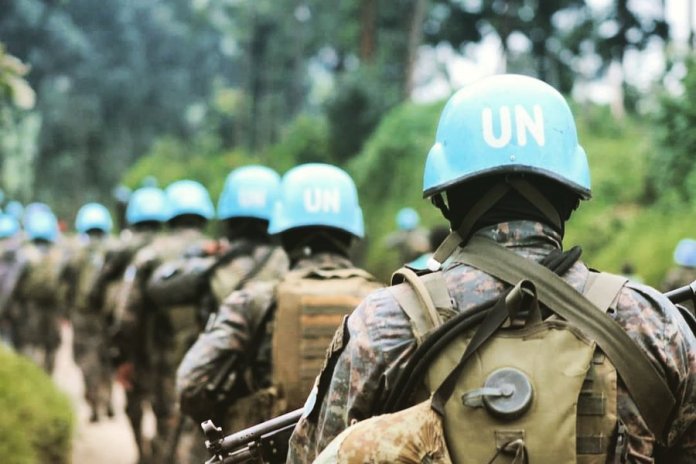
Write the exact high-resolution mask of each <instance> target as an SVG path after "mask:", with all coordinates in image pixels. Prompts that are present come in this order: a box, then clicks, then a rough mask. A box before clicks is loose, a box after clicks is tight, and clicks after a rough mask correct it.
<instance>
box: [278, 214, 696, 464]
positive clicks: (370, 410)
mask: <svg viewBox="0 0 696 464" xmlns="http://www.w3.org/2000/svg"><path fill="white" fill-rule="evenodd" d="M478 234H482V235H484V236H486V237H488V238H490V239H493V240H495V241H496V242H498V243H499V244H501V245H503V246H505V247H507V248H509V249H511V250H512V251H514V252H516V253H518V254H519V255H521V256H523V257H525V258H528V259H533V260H535V261H539V260H541V259H542V258H543V257H544V256H545V255H546V254H547V253H548V252H549V251H551V250H552V249H554V248H559V247H560V246H561V237H560V236H559V235H558V234H557V233H555V232H553V231H552V230H551V229H550V228H548V227H546V226H544V225H542V224H539V223H535V222H530V221H514V222H510V223H502V224H498V225H496V226H490V227H487V228H484V229H482V230H480V231H479V232H478ZM588 272H589V271H588V269H587V267H586V266H585V265H584V264H582V263H581V262H577V263H575V264H574V265H573V267H571V268H570V270H569V271H568V272H567V273H566V274H565V275H564V276H563V278H564V280H566V281H567V282H568V283H569V284H570V285H572V286H573V287H574V288H576V289H578V290H582V288H583V286H584V284H585V281H586V278H587V276H588ZM443 274H444V278H445V281H446V283H447V287H448V289H449V292H450V295H451V296H452V298H453V300H454V301H453V303H454V305H455V308H456V310H457V311H459V312H466V311H467V310H470V309H471V308H473V307H475V306H476V305H479V304H481V303H484V302H485V301H487V300H488V301H489V300H490V299H491V298H494V297H496V296H497V295H499V294H500V293H501V292H502V291H503V290H504V288H505V286H504V284H503V283H502V282H501V281H499V280H498V279H495V278H493V277H491V276H489V275H487V274H484V273H483V272H481V271H479V270H477V269H474V268H472V267H469V266H467V265H464V264H462V263H460V262H458V260H457V252H455V254H454V255H453V256H452V260H451V263H450V264H449V265H448V266H447V268H446V269H445V270H444V273H443ZM617 305H618V308H617V313H616V315H615V316H614V317H615V319H616V321H617V322H618V323H619V324H620V325H621V326H622V327H624V328H625V330H626V331H627V332H628V333H629V335H630V336H631V338H633V339H634V340H635V341H636V342H637V344H638V345H640V346H641V347H642V348H643V349H644V350H645V352H646V353H647V355H648V357H649V358H650V359H651V360H652V361H654V362H655V363H656V364H657V365H659V366H661V367H662V370H663V371H664V373H665V375H666V379H667V383H668V384H669V385H670V387H671V388H672V391H673V393H674V396H675V398H677V406H676V409H675V411H674V413H673V416H672V417H673V421H672V423H671V424H670V426H669V438H668V439H669V445H670V447H671V449H672V451H673V452H674V459H673V460H671V461H670V462H674V463H687V462H696V339H695V338H694V335H693V333H691V332H690V330H689V328H688V327H687V325H686V323H685V321H684V319H683V318H682V317H681V315H680V314H679V313H678V311H677V309H676V308H675V307H674V305H672V304H671V303H670V302H669V301H668V300H667V299H666V298H665V297H664V296H662V295H660V294H659V293H658V292H657V291H655V290H654V289H652V288H649V287H646V286H643V285H638V284H634V283H628V284H627V285H626V286H624V288H623V289H622V291H621V292H620V294H619V297H618V303H617ZM344 329H345V331H344V336H343V337H342V340H343V343H342V346H338V347H335V351H334V354H333V355H332V356H334V357H335V359H334V361H335V364H334V369H333V372H332V373H331V375H327V376H322V377H325V378H327V379H328V380H327V385H324V386H322V385H320V386H319V391H324V392H325V393H324V394H323V395H322V397H320V398H316V403H314V406H313V407H312V406H311V404H312V401H313V399H310V400H308V405H307V406H306V408H307V409H310V411H308V412H312V414H311V416H310V417H312V418H313V419H312V420H311V421H310V420H309V419H308V418H306V417H305V418H303V419H301V420H300V422H299V423H298V425H297V427H296V428H295V431H294V433H293V435H292V438H291V440H290V451H289V454H288V461H287V462H289V463H305V462H311V461H312V460H313V459H314V458H315V457H316V455H317V454H318V453H319V452H320V451H321V450H322V449H324V448H325V447H326V446H327V445H328V444H329V442H331V440H332V439H333V438H334V437H336V436H337V435H338V434H339V433H340V432H341V431H342V430H344V429H346V428H347V427H348V426H349V425H351V424H352V423H355V422H357V421H361V420H363V419H366V418H368V417H371V416H373V415H374V414H375V412H376V411H377V410H379V407H378V405H380V404H381V403H382V402H383V401H385V399H386V397H387V396H388V394H389V393H390V386H391V385H393V384H394V382H395V381H396V378H397V377H398V375H399V372H400V371H401V370H402V369H403V367H404V366H405V365H406V363H407V362H408V360H409V358H410V357H411V355H412V354H413V352H414V350H415V349H416V340H415V339H414V336H413V333H412V329H411V324H410V322H409V319H408V318H407V316H406V315H405V313H404V312H403V310H402V309H401V307H400V306H399V304H398V303H397V302H396V301H395V299H394V297H393V296H392V295H391V294H390V293H389V291H385V290H379V291H376V292H374V293H372V294H371V295H370V296H369V297H368V298H366V299H365V301H363V303H362V304H361V305H360V306H359V307H358V308H357V309H356V310H355V311H354V312H353V314H352V315H351V316H350V318H349V319H348V320H347V322H346V327H345V328H344ZM332 364H333V363H329V364H328V365H332ZM618 405H619V406H618V411H619V417H620V418H621V419H622V421H623V422H624V423H625V424H626V426H627V428H628V436H629V440H628V441H629V443H628V456H629V458H628V461H629V462H641V463H648V462H653V459H652V456H653V455H654V452H655V449H654V443H655V438H654V436H653V435H652V434H651V432H650V431H649V429H648V427H647V426H646V424H645V422H644V420H643V419H642V418H641V416H640V414H639V412H638V409H637V407H636V405H635V403H634V402H633V400H632V399H631V398H630V396H629V395H628V393H627V391H626V388H625V387H624V386H623V385H622V383H621V382H619V385H618Z"/></svg>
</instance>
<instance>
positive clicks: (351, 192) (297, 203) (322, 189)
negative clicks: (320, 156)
mask: <svg viewBox="0 0 696 464" xmlns="http://www.w3.org/2000/svg"><path fill="white" fill-rule="evenodd" d="M310 226H324V227H332V228H335V229H340V230H343V231H346V232H348V233H350V234H352V235H354V236H356V237H359V238H362V237H363V236H364V234H365V230H364V224H363V214H362V209H361V208H360V204H359V202H358V191H357V189H356V188H355V183H354V182H353V179H351V177H350V176H349V175H348V174H347V173H346V172H345V171H343V170H342V169H340V168H337V167H336V166H332V165H329V164H321V163H309V164H303V165H300V166H296V167H294V168H292V169H290V170H289V171H288V172H287V173H286V174H285V175H284V176H283V178H282V181H281V185H280V196H279V200H278V201H277V202H276V204H275V208H274V210H273V215H272V217H271V222H270V224H269V226H268V232H269V233H271V234H279V233H281V232H285V231H287V230H290V229H295V228H298V227H310Z"/></svg>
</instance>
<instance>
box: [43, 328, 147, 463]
mask: <svg viewBox="0 0 696 464" xmlns="http://www.w3.org/2000/svg"><path fill="white" fill-rule="evenodd" d="M71 346H72V330H71V329H70V327H69V326H66V327H64V328H63V345H62V346H61V348H60V350H59V352H58V356H57V359H56V369H55V372H54V374H53V377H54V380H55V382H56V383H57V384H58V385H59V386H60V388H61V389H63V390H64V391H65V392H67V393H68V395H69V396H70V398H71V399H72V400H73V405H74V407H75V411H76V417H77V423H78V426H77V430H76V432H75V443H74V446H73V463H74V464H83V463H84V464H87V463H97V462H98V463H100V464H133V463H135V460H136V449H135V442H134V441H133V436H132V434H131V430H130V427H129V425H128V419H127V418H126V416H125V414H124V412H123V408H124V403H125V395H124V393H123V389H122V388H121V387H120V386H119V385H116V387H115V389H114V397H115V398H114V403H115V404H114V405H115V410H116V415H115V417H113V418H111V419H108V418H103V419H102V420H101V421H100V422H98V423H96V424H91V423H89V408H88V407H87V404H86V403H85V401H84V399H83V396H82V394H83V390H84V386H83V382H82V375H81V374H80V371H79V369H78V368H77V366H76V365H75V363H74V361H73V358H72V349H71ZM144 427H145V431H146V433H148V432H149V435H151V434H152V433H153V431H154V418H153V416H151V415H148V416H147V417H146V419H145V423H144Z"/></svg>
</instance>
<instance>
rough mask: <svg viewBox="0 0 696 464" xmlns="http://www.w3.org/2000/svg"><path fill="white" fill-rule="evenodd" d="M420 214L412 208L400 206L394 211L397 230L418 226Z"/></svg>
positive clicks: (411, 228)
mask: <svg viewBox="0 0 696 464" xmlns="http://www.w3.org/2000/svg"><path fill="white" fill-rule="evenodd" d="M419 223H420V216H418V213H417V212H416V210H415V209H413V208H401V209H400V210H399V212H398V213H396V226H397V227H398V228H399V230H413V229H415V228H416V227H418V224H419Z"/></svg>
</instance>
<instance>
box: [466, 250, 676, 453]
mask: <svg viewBox="0 0 696 464" xmlns="http://www.w3.org/2000/svg"><path fill="white" fill-rule="evenodd" d="M459 258H461V260H462V262H464V263H466V264H469V265H471V266H474V267H476V268H478V269H480V270H482V271H484V272H487V273H489V274H491V275H494V276H495V277H497V278H499V279H501V280H503V281H505V282H507V283H509V284H511V285H515V284H517V283H518V282H519V281H520V280H523V279H530V280H532V281H533V282H534V284H535V285H536V288H537V290H538V293H539V301H541V302H542V303H543V304H545V305H546V306H547V307H549V308H550V309H552V310H553V311H554V312H556V313H557V314H558V315H559V316H561V317H563V318H564V319H566V320H567V321H568V322H570V323H572V324H573V325H575V326H576V327H578V328H579V329H581V330H582V331H583V332H585V333H586V334H587V335H588V336H590V337H591V338H592V339H594V340H595V341H596V342H597V344H598V345H599V347H600V348H601V349H602V351H603V352H604V353H605V354H606V355H607V357H608V358H609V359H610V360H611V362H612V363H613V364H614V366H615V367H616V370H617V371H618V373H619V376H620V377H621V379H622V380H623V382H624V383H625V384H626V387H627V388H628V390H629V392H630V393H631V397H632V398H633V399H634V401H635V402H636V405H637V406H638V409H639V410H640V412H641V415H642V416H643V418H644V419H645V421H646V423H647V424H648V426H649V427H650V429H651V431H652V432H653V433H654V434H655V436H656V438H657V440H658V442H661V443H664V442H665V438H666V428H667V421H668V418H669V416H670V413H671V412H672V410H673V408H674V405H675V403H676V401H675V398H674V395H673V394H672V392H671V391H670V389H669V387H668V385H667V383H666V381H665V379H664V375H663V374H662V373H661V372H660V371H658V369H657V368H656V366H655V365H654V364H653V363H652V362H651V361H650V359H649V358H648V356H647V354H646V353H645V352H644V351H643V350H642V349H641V348H640V347H638V346H637V345H636V343H635V342H634V341H633V340H632V339H631V338H630V336H629V335H628V334H627V333H626V331H625V330H624V329H623V328H622V327H621V326H620V325H619V324H618V323H617V322H616V321H614V320H613V319H611V318H609V317H606V316H605V315H604V314H602V313H601V312H600V311H597V308H596V307H595V306H594V305H593V304H592V303H591V302H590V301H589V299H588V298H585V297H583V296H582V294H580V293H579V292H577V291H576V290H575V289H574V288H573V287H571V286H570V285H568V284H567V283H566V282H565V281H564V280H563V279H561V278H560V277H558V276H556V275H555V274H554V273H553V272H551V271H549V270H548V269H546V268H544V267H543V266H541V265H539V264H538V263H536V262H534V261H531V260H528V259H524V258H522V257H521V256H518V255H517V254H515V253H513V252H511V251H509V250H507V249H506V248H504V247H502V246H500V245H498V244H496V243H495V242H493V241H491V240H489V239H486V238H483V237H472V239H471V240H470V241H469V243H468V244H467V245H466V247H465V248H464V249H463V251H462V253H460V255H459ZM598 282H601V283H599V285H600V287H598V288H597V290H596V291H594V292H593V291H592V288H590V289H589V290H588V293H589V294H590V296H592V297H593V298H595V297H594V296H593V294H597V295H601V294H602V293H605V292H604V291H603V290H602V289H603V288H608V287H610V286H616V285H618V281H616V280H612V282H611V283H609V282H610V280H609V279H608V278H604V277H603V278H602V279H601V280H600V281H598ZM598 282H595V283H594V285H593V287H594V286H595V285H597V284H598ZM605 282H606V283H605ZM612 288H613V287H612ZM599 299H600V300H601V299H602V298H599ZM612 299H613V298H612ZM610 303H611V301H609V304H610ZM603 304H604V303H603ZM607 306H608V304H607Z"/></svg>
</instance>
